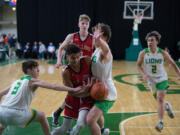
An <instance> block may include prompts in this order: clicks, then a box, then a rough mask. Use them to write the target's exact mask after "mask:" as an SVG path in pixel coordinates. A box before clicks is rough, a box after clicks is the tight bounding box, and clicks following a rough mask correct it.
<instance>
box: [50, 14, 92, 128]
mask: <svg viewBox="0 0 180 135" xmlns="http://www.w3.org/2000/svg"><path fill="white" fill-rule="evenodd" d="M90 21H91V19H90V18H89V16H88V15H86V14H82V15H80V16H79V23H78V27H79V32H76V33H71V34H68V35H67V37H66V38H65V40H64V42H63V43H62V44H61V45H60V46H59V50H58V59H57V64H56V67H57V68H59V67H60V66H61V65H62V63H65V62H64V61H65V60H62V57H63V56H62V55H63V53H64V49H65V48H66V47H67V46H68V45H69V44H72V43H73V44H75V45H77V46H79V48H80V49H81V52H82V55H83V56H89V57H91V55H92V53H93V46H94V45H93V36H92V34H90V33H89V32H88V29H89V25H90ZM64 54H65V53H64ZM64 107H65V102H63V103H62V105H61V106H60V107H59V108H58V109H57V110H56V111H55V112H54V113H53V114H52V117H53V123H52V124H53V125H54V126H58V118H59V116H60V114H61V112H62V111H63V109H64Z"/></svg>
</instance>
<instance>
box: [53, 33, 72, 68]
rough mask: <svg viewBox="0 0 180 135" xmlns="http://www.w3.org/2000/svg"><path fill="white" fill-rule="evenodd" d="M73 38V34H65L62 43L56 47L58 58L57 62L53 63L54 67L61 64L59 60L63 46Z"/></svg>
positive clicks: (60, 59)
mask: <svg viewBox="0 0 180 135" xmlns="http://www.w3.org/2000/svg"><path fill="white" fill-rule="evenodd" d="M72 39H73V34H69V35H67V37H66V39H65V40H64V41H63V43H62V44H61V45H60V46H59V49H58V58H57V63H56V65H55V67H56V68H59V67H60V66H61V61H62V52H63V50H64V49H65V47H66V46H67V45H68V44H70V43H71V42H72Z"/></svg>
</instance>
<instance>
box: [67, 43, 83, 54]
mask: <svg viewBox="0 0 180 135" xmlns="http://www.w3.org/2000/svg"><path fill="white" fill-rule="evenodd" d="M65 51H66V55H70V54H73V53H80V52H81V49H80V48H79V46H77V45H74V44H70V45H68V46H67V47H66V48H65Z"/></svg>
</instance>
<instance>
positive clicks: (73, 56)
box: [65, 44, 81, 65]
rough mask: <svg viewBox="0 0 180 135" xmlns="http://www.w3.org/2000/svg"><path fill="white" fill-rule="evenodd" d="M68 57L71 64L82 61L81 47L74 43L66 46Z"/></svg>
mask: <svg viewBox="0 0 180 135" xmlns="http://www.w3.org/2000/svg"><path fill="white" fill-rule="evenodd" d="M65 50H66V58H67V60H68V62H69V64H70V65H77V64H79V61H80V56H81V49H80V48H79V47H78V46H77V45H74V44H70V45H68V46H67V47H66V49H65Z"/></svg>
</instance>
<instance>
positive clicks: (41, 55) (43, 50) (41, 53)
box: [38, 41, 46, 60]
mask: <svg viewBox="0 0 180 135" xmlns="http://www.w3.org/2000/svg"><path fill="white" fill-rule="evenodd" d="M45 53H46V47H45V45H44V44H43V43H42V42H41V41H39V55H38V58H39V59H42V60H44V55H45Z"/></svg>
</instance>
